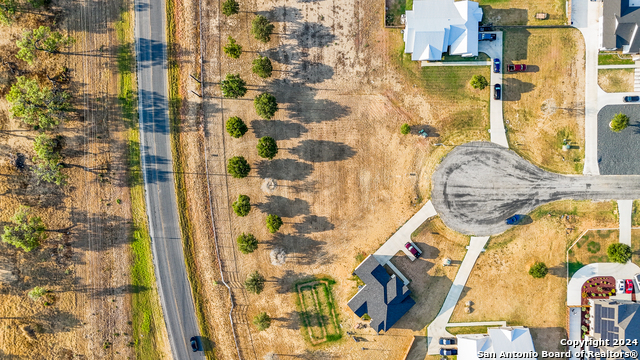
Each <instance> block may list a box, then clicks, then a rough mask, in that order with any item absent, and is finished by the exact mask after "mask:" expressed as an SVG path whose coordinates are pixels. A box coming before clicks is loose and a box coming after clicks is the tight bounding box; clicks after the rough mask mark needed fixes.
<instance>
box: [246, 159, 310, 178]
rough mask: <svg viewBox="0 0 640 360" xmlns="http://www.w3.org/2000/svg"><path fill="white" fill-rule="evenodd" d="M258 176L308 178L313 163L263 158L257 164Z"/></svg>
mask: <svg viewBox="0 0 640 360" xmlns="http://www.w3.org/2000/svg"><path fill="white" fill-rule="evenodd" d="M256 168H257V169H258V176H259V177H261V178H263V179H266V178H271V179H276V180H289V181H299V180H304V179H306V178H308V177H309V176H310V175H311V172H312V171H313V165H312V164H309V163H305V162H301V161H297V160H295V159H275V160H262V161H260V162H259V163H258V164H257V165H256Z"/></svg>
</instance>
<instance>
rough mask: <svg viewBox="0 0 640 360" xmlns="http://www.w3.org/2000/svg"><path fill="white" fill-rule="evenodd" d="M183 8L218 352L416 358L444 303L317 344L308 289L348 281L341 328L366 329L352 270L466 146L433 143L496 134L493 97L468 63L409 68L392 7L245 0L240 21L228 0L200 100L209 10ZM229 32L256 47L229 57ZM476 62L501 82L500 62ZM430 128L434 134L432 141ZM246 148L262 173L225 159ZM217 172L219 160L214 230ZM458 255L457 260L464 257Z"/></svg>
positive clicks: (214, 10) (197, 212)
mask: <svg viewBox="0 0 640 360" xmlns="http://www.w3.org/2000/svg"><path fill="white" fill-rule="evenodd" d="M177 4H178V6H177V10H176V14H177V19H178V26H177V30H176V33H177V41H178V43H179V46H178V48H179V52H180V54H181V56H182V57H181V59H180V63H181V76H180V87H181V88H180V91H181V94H182V96H183V101H182V108H181V109H182V119H183V125H182V132H181V138H182V144H183V147H184V149H185V151H184V154H185V160H184V164H185V169H184V176H185V181H186V191H187V193H186V194H187V202H188V207H189V213H190V217H191V220H192V223H193V226H192V229H193V239H194V248H195V249H197V251H195V252H194V257H195V263H196V266H197V269H198V270H197V277H198V279H199V281H200V282H201V283H202V284H203V286H202V289H204V292H203V294H202V297H203V299H204V302H203V304H204V305H203V306H204V307H205V308H206V311H205V314H206V319H207V322H208V324H209V326H210V329H211V333H212V335H211V336H212V339H211V340H213V343H214V344H215V351H216V356H218V357H220V358H234V357H237V355H236V354H237V352H238V350H237V349H236V346H235V341H236V340H237V341H238V344H239V348H240V353H241V356H242V357H243V358H260V359H261V358H262V357H263V356H264V355H265V354H268V353H269V352H275V353H278V354H282V355H281V356H283V355H294V356H302V357H304V358H332V357H340V358H345V359H351V358H353V359H359V358H376V357H379V356H380V354H384V357H385V358H391V359H393V358H401V357H402V356H403V354H404V352H405V351H406V350H407V349H408V347H409V345H410V344H411V342H412V340H413V336H414V335H415V336H419V337H421V344H423V345H424V330H423V328H424V326H426V324H427V321H428V320H429V317H430V316H433V315H431V312H433V311H436V312H437V310H434V309H430V310H428V312H427V313H426V314H424V315H421V319H422V320H421V321H420V324H405V325H403V326H398V327H396V328H394V329H392V330H391V331H390V332H389V333H388V334H386V335H385V336H372V335H373V334H372V333H366V332H365V333H363V336H365V335H366V338H367V339H368V340H367V342H366V343H364V344H363V343H355V342H354V341H353V340H352V339H351V338H349V337H347V336H344V338H343V340H340V341H339V342H335V343H332V344H329V345H325V346H320V347H317V348H314V347H312V346H311V345H310V344H309V343H306V342H305V341H304V339H303V337H302V334H301V333H300V325H299V318H298V314H297V312H296V307H295V302H294V299H295V292H294V288H293V284H294V283H295V282H296V281H298V280H300V279H303V278H305V277H307V276H309V275H328V276H330V277H331V278H333V279H335V280H336V281H337V284H336V285H334V287H333V289H334V295H335V300H336V302H337V306H338V310H339V317H340V319H341V322H342V325H343V328H342V330H343V331H344V332H346V331H351V330H353V329H352V327H353V326H354V324H355V323H356V322H359V320H358V319H356V318H354V315H353V313H352V312H351V311H350V310H349V309H348V308H347V307H346V303H347V301H348V299H349V298H350V296H351V295H353V287H354V282H353V281H350V280H348V279H349V278H350V277H351V272H352V271H353V269H354V267H355V266H356V265H357V264H356V263H355V261H354V257H355V256H356V254H358V253H361V252H364V253H366V254H369V253H371V252H373V251H374V250H375V249H376V248H377V247H378V246H379V245H380V244H381V243H382V242H384V241H385V240H386V239H387V238H388V237H389V236H390V235H391V234H392V233H393V232H394V231H395V230H396V229H397V228H398V227H399V226H400V225H402V223H403V222H404V221H405V220H406V219H407V218H409V217H410V216H411V215H412V214H413V213H414V212H415V211H416V210H417V209H418V208H417V206H419V205H422V204H424V201H425V200H426V199H427V198H428V196H429V192H430V191H429V188H430V173H431V172H432V171H433V170H434V168H435V166H436V165H437V164H438V163H439V161H440V158H441V157H442V156H444V155H445V154H446V153H447V152H448V151H449V150H450V149H451V147H450V146H439V147H434V146H433V144H435V143H438V142H445V143H446V144H448V145H454V144H459V143H463V142H467V141H470V140H480V139H483V140H486V139H488V132H487V131H486V130H487V128H488V97H489V91H488V90H483V91H477V90H473V89H472V88H471V87H470V86H469V85H468V81H469V80H470V77H471V75H472V74H471V73H469V72H468V70H467V69H465V70H462V71H461V70H459V69H455V68H453V69H447V70H444V71H443V72H442V73H440V74H436V73H429V72H428V71H423V70H422V69H420V67H419V65H418V64H417V63H415V62H413V63H412V62H409V61H406V57H405V56H403V55H402V53H401V51H402V49H401V48H402V38H401V34H400V32H399V31H388V30H384V29H383V23H382V21H383V18H382V15H381V14H382V12H383V11H384V7H383V3H379V2H374V1H365V2H362V1H355V2H347V3H340V4H333V3H326V2H298V3H295V4H290V3H281V2H276V3H271V4H260V5H257V4H254V3H245V2H240V9H241V12H240V14H238V15H233V16H231V17H226V16H224V15H222V14H220V13H219V9H218V2H209V1H203V9H204V11H203V13H202V25H201V26H200V29H201V31H202V35H203V39H204V43H203V44H202V45H203V47H202V49H203V50H204V56H203V57H204V59H205V61H204V73H203V78H204V89H203V90H202V91H203V92H204V95H205V97H204V101H203V103H202V107H201V105H200V102H201V100H200V98H198V97H197V96H196V95H194V94H193V93H191V92H190V90H195V91H196V92H197V91H199V90H200V89H201V87H200V86H199V85H198V84H197V83H196V82H195V81H194V80H193V79H191V78H190V76H189V75H191V74H193V75H195V76H196V77H197V75H198V74H199V73H200V64H199V60H198V56H196V55H194V54H199V50H200V44H199V43H198V39H199V37H198V36H199V35H198V33H197V32H195V29H194V25H193V24H195V23H197V21H198V19H199V17H198V16H197V12H196V11H195V9H197V2H193V1H192V2H177ZM255 13H259V14H263V15H265V16H267V18H269V19H270V20H271V21H272V22H273V23H274V24H275V26H276V28H275V31H274V34H273V35H272V36H271V41H270V42H269V43H268V44H262V43H259V42H257V41H256V40H255V39H254V38H253V37H252V36H251V35H250V34H249V29H250V21H251V19H252V18H253V16H254V14H255ZM229 35H232V36H233V37H234V38H235V39H236V40H237V41H238V43H239V44H240V45H241V46H243V53H242V55H241V56H240V58H239V59H231V58H228V57H227V56H226V55H225V54H224V53H222V51H221V46H223V45H224V44H225V43H226V39H227V37H228V36H229ZM257 54H261V55H265V56H268V57H269V58H271V60H272V61H273V64H274V74H273V77H272V78H270V79H267V80H262V79H260V78H258V77H257V76H255V75H253V74H252V73H251V71H250V64H251V61H252V60H253V59H254V58H255V57H256V56H257ZM476 71H479V72H480V73H482V74H485V75H486V76H487V77H488V71H489V69H488V67H487V68H482V69H480V70H476ZM227 73H239V74H240V76H241V77H242V78H243V79H245V80H246V81H247V87H248V89H249V92H248V93H247V95H246V96H244V97H243V98H241V99H238V100H230V99H221V98H220V95H221V93H220V89H219V86H218V83H219V81H220V80H221V78H224V76H225V75H226V74H227ZM474 73H475V72H474ZM263 91H268V92H271V93H273V94H274V95H275V96H276V98H277V100H278V103H279V108H280V110H279V111H278V112H277V113H276V116H275V118H274V119H272V120H261V119H259V118H258V116H257V115H256V114H255V110H254V109H253V104H252V99H253V97H255V96H256V95H257V94H259V93H260V92H263ZM199 111H203V114H204V118H202V119H201V118H200V117H199V114H200V113H199ZM231 116H239V117H240V118H242V119H243V121H244V122H245V123H247V125H249V128H250V130H249V132H248V133H247V134H245V135H244V136H243V137H242V138H240V139H233V138H231V137H229V136H228V134H226V132H225V131H224V122H225V121H226V120H227V119H228V118H229V117H231ZM402 123H409V124H410V125H411V126H412V134H411V135H406V136H403V135H401V134H400V131H399V129H400V125H401V124H402ZM201 124H202V125H201ZM420 129H425V130H426V131H427V132H428V133H429V138H427V139H423V138H421V137H418V136H417V132H418V130H420ZM263 136H271V137H273V138H274V139H275V140H276V141H277V143H278V147H279V153H278V155H277V156H276V158H275V159H273V160H270V161H269V160H265V159H261V158H260V157H259V156H258V154H257V151H256V148H255V146H256V143H257V139H258V138H260V137H263ZM204 145H206V147H205V146H204ZM205 150H206V158H204V157H203V156H202V155H203V154H205ZM236 155H242V156H244V157H245V158H246V159H247V160H248V161H249V163H250V164H251V166H252V171H251V173H250V175H249V177H247V178H245V179H233V178H231V177H227V176H226V174H227V172H226V161H227V159H229V158H230V157H232V156H236ZM203 160H206V161H207V162H206V163H205V162H204V161H203ZM203 169H208V175H209V176H208V180H209V186H210V190H211V193H210V194H211V196H212V197H211V199H212V207H211V209H212V210H213V211H212V214H213V218H214V220H215V232H214V230H213V229H212V228H211V218H210V216H209V204H208V200H207V199H208V197H207V191H208V190H207V177H206V176H205V175H206V174H205V173H204V171H203ZM274 185H275V186H274ZM239 194H244V195H248V196H249V197H250V198H251V203H252V206H253V207H252V210H251V212H250V213H249V215H248V216H246V217H243V218H239V217H237V216H236V215H235V214H233V212H232V211H230V204H231V202H233V201H234V200H235V199H236V198H237V196H238V195H239ZM268 213H275V214H278V215H280V216H282V217H283V220H284V226H283V227H282V228H281V229H280V231H278V232H277V233H276V234H273V235H272V234H270V233H269V232H268V231H267V229H266V227H265V225H264V221H265V218H266V215H267V214H268ZM242 232H251V233H252V234H254V235H255V236H256V237H257V238H258V240H259V241H260V246H259V248H258V250H257V251H256V252H254V253H252V254H248V255H244V254H241V253H240V252H238V250H237V245H236V243H235V239H236V237H237V236H238V235H239V234H240V233H242ZM432 246H433V245H432ZM458 246H461V245H458ZM274 248H281V249H284V251H285V253H286V261H285V263H284V264H283V265H281V266H275V265H272V264H271V258H270V252H271V250H272V249H274ZM216 250H217V252H216ZM457 251H459V250H455V251H452V255H450V256H451V257H455V256H457V255H455V254H457ZM218 256H219V257H220V260H221V262H218V260H217V259H218ZM218 266H220V267H221V268H222V274H223V275H224V280H225V281H226V283H227V284H228V285H229V286H230V288H231V293H232V296H233V300H234V305H235V307H234V311H233V313H232V318H233V319H234V323H235V327H234V328H233V329H232V327H231V323H230V321H229V320H228V319H229V310H230V302H229V300H228V296H229V295H228V292H227V289H226V287H224V286H223V285H222V280H223V279H222V277H221V275H220V272H219V269H218ZM399 266H402V264H401V263H400V264H399ZM435 269H436V268H432V269H431V270H430V271H432V272H435V271H436V270H435ZM254 270H258V271H260V272H261V273H262V274H264V275H265V277H266V278H267V286H266V288H265V290H264V292H262V293H261V294H260V295H253V294H249V293H246V292H245V291H244V290H243V286H242V283H243V281H244V279H245V278H246V276H247V274H249V273H250V272H252V271H254ZM424 270H425V271H426V270H427V267H425V268H424ZM434 274H435V273H434ZM435 276H437V277H442V274H435ZM418 281H419V280H416V282H418ZM216 284H217V285H216ZM416 291H418V292H420V291H421V290H420V289H418V288H416ZM261 311H266V312H267V313H269V314H270V315H271V317H272V318H273V319H274V321H273V322H272V326H271V327H270V328H269V329H268V330H266V331H263V332H258V331H257V329H256V328H255V326H253V325H252V324H251V319H252V318H253V317H254V316H255V315H256V314H257V313H259V312H261ZM416 311H424V310H418V309H416ZM360 322H361V321H360ZM367 331H370V329H367ZM367 334H368V335H367ZM234 335H235V338H234ZM343 335H345V334H344V333H343ZM416 341H417V340H416ZM363 346H364V347H365V348H366V349H368V350H362V347H363Z"/></svg>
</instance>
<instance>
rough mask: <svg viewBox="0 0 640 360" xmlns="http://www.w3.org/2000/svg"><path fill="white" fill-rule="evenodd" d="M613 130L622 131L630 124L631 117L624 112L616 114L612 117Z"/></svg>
mask: <svg viewBox="0 0 640 360" xmlns="http://www.w3.org/2000/svg"><path fill="white" fill-rule="evenodd" d="M610 126H611V130H613V131H614V132H620V131H622V130H624V129H626V128H627V126H629V117H628V116H627V115H625V114H623V113H619V114H616V115H615V116H614V117H613V119H611V125H610Z"/></svg>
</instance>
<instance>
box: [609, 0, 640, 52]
mask: <svg viewBox="0 0 640 360" xmlns="http://www.w3.org/2000/svg"><path fill="white" fill-rule="evenodd" d="M603 6H604V8H603V19H602V47H604V48H606V49H623V48H625V47H627V48H626V49H625V51H624V52H625V53H637V52H638V51H639V50H640V34H638V25H639V24H640V7H630V6H629V0H607V1H604V4H603Z"/></svg>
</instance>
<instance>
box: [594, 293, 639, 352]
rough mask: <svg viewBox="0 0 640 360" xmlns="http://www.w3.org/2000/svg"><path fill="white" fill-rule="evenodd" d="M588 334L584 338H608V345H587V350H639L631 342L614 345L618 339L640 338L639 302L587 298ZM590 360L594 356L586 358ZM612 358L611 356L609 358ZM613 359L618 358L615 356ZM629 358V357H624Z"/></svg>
mask: <svg viewBox="0 0 640 360" xmlns="http://www.w3.org/2000/svg"><path fill="white" fill-rule="evenodd" d="M589 305H591V307H590V309H589V319H590V322H591V326H590V327H589V335H588V336H586V337H585V338H591V339H594V340H599V339H603V340H609V345H610V346H600V347H598V348H596V347H592V346H589V347H588V349H585V350H587V351H593V352H607V351H613V352H619V351H622V352H631V351H633V350H635V351H640V346H638V345H637V343H636V344H635V345H634V344H633V342H630V343H628V344H627V343H624V345H617V346H614V342H615V341H617V340H619V339H631V340H633V339H640V311H638V309H640V304H638V303H636V302H632V301H627V300H611V299H597V300H594V299H589ZM586 359H587V360H592V359H595V358H589V357H587V358H586ZM611 359H613V358H611ZM615 359H619V358H618V357H616V358H615ZM625 359H631V358H625Z"/></svg>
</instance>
